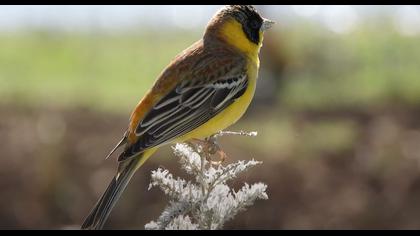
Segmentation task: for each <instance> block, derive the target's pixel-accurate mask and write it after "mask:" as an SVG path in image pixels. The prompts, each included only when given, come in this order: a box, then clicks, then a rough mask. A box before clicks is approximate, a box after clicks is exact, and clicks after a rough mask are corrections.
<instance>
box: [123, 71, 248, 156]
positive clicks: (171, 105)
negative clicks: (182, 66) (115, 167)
mask: <svg viewBox="0 0 420 236" xmlns="http://www.w3.org/2000/svg"><path fill="white" fill-rule="evenodd" d="M220 77H222V79H217V80H214V81H210V83H202V84H192V83H188V82H187V83H185V82H184V83H180V85H178V86H177V87H176V88H175V89H173V90H172V91H171V92H170V93H169V94H167V95H166V96H165V97H163V98H162V99H161V100H160V101H159V102H158V103H157V104H156V105H155V106H154V107H153V108H152V109H151V111H150V112H149V113H148V114H147V115H146V116H145V117H144V119H143V120H142V121H141V122H140V123H139V125H138V126H137V129H136V135H138V136H139V139H138V141H137V142H136V143H134V144H133V145H131V146H130V147H128V148H127V149H126V150H125V151H124V152H123V153H122V154H121V156H120V158H119V161H122V160H125V159H128V158H130V157H132V156H134V155H135V154H137V153H140V152H143V151H144V150H146V149H148V148H152V147H155V146H158V145H161V144H164V143H167V142H169V141H171V140H172V139H174V138H176V137H179V136H181V135H183V134H186V133H188V132H190V131H192V130H194V129H195V128H197V127H199V126H200V125H202V124H204V123H205V122H207V121H208V120H210V119H211V118H212V117H214V116H216V115H217V114H218V113H220V112H221V111H223V110H224V109H225V108H226V107H227V106H229V105H230V104H232V103H233V102H234V101H235V100H236V99H237V98H238V97H240V96H241V95H242V94H243V93H244V92H245V90H246V88H247V85H248V79H247V76H246V73H245V72H244V71H241V73H238V74H236V75H231V76H230V77H225V76H220Z"/></svg>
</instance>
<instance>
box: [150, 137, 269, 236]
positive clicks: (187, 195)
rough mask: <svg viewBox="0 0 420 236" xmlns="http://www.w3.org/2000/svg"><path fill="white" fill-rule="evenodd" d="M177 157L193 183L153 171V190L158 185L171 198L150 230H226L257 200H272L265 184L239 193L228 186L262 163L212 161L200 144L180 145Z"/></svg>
mask: <svg viewBox="0 0 420 236" xmlns="http://www.w3.org/2000/svg"><path fill="white" fill-rule="evenodd" d="M222 135H246V136H256V132H251V133H246V132H242V131H241V132H229V131H226V132H219V133H218V134H216V135H214V136H213V139H214V138H216V137H219V136H222ZM173 151H174V154H175V155H176V156H177V157H178V158H179V163H180V164H181V166H182V169H183V170H185V171H186V173H188V174H189V175H190V176H192V177H193V180H189V181H187V180H185V179H181V178H179V177H177V178H175V177H174V176H173V175H172V174H171V173H170V172H169V171H168V170H166V169H162V168H158V169H157V170H154V171H152V176H151V177H152V180H151V183H150V186H149V189H151V188H152V187H155V186H158V187H159V188H160V189H161V190H162V191H163V192H164V193H165V194H166V195H167V196H168V197H169V198H170V201H169V204H168V205H167V206H166V208H165V209H164V211H163V212H162V214H161V215H160V216H159V218H158V219H157V220H156V221H151V222H150V223H148V224H146V225H145V228H146V229H160V230H163V229H166V230H175V229H222V228H223V226H224V224H225V223H226V222H227V221H228V220H231V219H233V218H234V217H235V216H236V215H237V214H238V213H239V212H240V211H244V210H245V209H246V208H247V207H249V206H251V205H253V203H254V201H255V200H257V199H268V196H267V193H266V192H265V191H266V189H267V186H266V185H265V184H263V183H256V184H253V185H251V186H250V185H248V184H247V183H245V184H244V186H243V187H242V188H241V189H240V190H239V191H235V190H234V189H232V188H230V187H229V186H228V185H227V181H229V180H232V179H234V178H235V177H237V176H238V175H239V174H240V173H242V172H244V171H246V170H248V169H249V168H251V167H253V166H256V165H258V164H261V162H259V161H255V160H251V161H237V162H235V163H232V164H228V165H226V166H223V165H222V164H217V165H214V164H212V162H211V161H209V160H208V156H209V153H206V151H205V149H204V148H203V147H202V146H200V145H197V144H192V143H189V144H186V143H183V144H176V145H175V147H173Z"/></svg>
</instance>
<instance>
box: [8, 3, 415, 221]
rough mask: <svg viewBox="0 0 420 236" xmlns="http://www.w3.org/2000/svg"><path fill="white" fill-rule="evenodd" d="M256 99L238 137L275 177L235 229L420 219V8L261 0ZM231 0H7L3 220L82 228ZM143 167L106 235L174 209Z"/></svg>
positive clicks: (258, 175) (256, 173)
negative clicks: (124, 142)
mask: <svg viewBox="0 0 420 236" xmlns="http://www.w3.org/2000/svg"><path fill="white" fill-rule="evenodd" d="M256 7H257V8H258V10H259V11H260V12H261V13H262V14H263V15H264V16H265V17H267V18H271V19H273V20H275V21H277V22H278V24H277V25H276V27H275V28H274V30H272V31H270V32H268V33H267V34H266V37H265V43H264V47H263V49H262V51H261V64H262V68H261V71H260V80H259V84H258V90H257V94H256V97H255V99H254V101H253V103H252V105H251V107H250V109H249V110H248V112H247V113H246V115H245V116H244V117H243V119H242V120H240V122H238V123H237V124H236V125H234V126H233V127H232V128H231V130H247V131H258V132H259V135H258V137H257V138H247V137H223V138H222V139H221V140H220V142H221V146H222V147H223V148H224V150H225V151H226V153H227V154H228V155H229V158H230V159H231V160H230V161H233V160H239V159H245V160H248V159H251V158H255V159H257V160H261V161H263V162H264V164H263V165H261V166H258V167H255V168H254V169H253V170H251V171H249V172H248V173H247V174H245V175H243V176H241V178H240V179H238V181H236V182H235V183H232V184H233V185H234V186H237V187H239V186H240V185H242V184H243V182H249V183H253V182H257V181H262V182H265V183H266V184H268V194H269V198H270V199H269V200H266V201H259V202H257V203H256V204H255V205H254V206H252V207H251V208H250V209H249V210H248V211H246V212H243V213H241V214H240V215H238V216H237V217H236V218H235V219H234V220H232V221H230V222H229V224H227V225H226V228H227V229H390V228H392V229H416V228H420V78H419V74H420V43H419V42H420V8H419V7H416V6H256ZM218 8H220V6H216V5H215V6H2V7H0V150H1V154H0V189H1V191H0V228H1V229H67V228H76V227H78V226H79V225H80V224H81V222H82V221H83V219H84V217H85V216H86V215H87V213H88V212H89V210H90V209H91V207H92V206H93V204H94V203H95V202H96V201H97V199H98V197H99V196H100V194H101V193H102V192H103V191H104V189H105V188H106V186H107V184H108V182H109V180H110V179H111V177H112V176H113V174H114V171H115V167H116V160H115V159H111V160H106V161H105V160H104V157H105V156H106V154H107V153H108V151H109V150H110V149H111V148H112V147H113V146H114V144H115V143H116V142H117V141H118V140H119V138H120V137H121V135H122V134H123V132H124V130H125V128H126V127H127V124H128V118H129V115H130V113H131V110H132V109H133V108H134V106H135V105H136V104H137V102H138V101H139V100H140V98H141V97H142V96H143V95H144V93H145V92H146V90H147V89H148V88H149V87H150V86H151V85H152V83H153V81H154V80H155V78H156V76H157V75H158V74H159V73H160V71H161V70H162V69H163V68H164V67H165V66H166V65H167V64H168V62H169V61H170V60H171V59H172V58H173V57H174V56H175V55H176V54H177V53H179V52H181V51H182V50H183V49H184V48H186V47H188V46H189V45H191V44H192V43H193V42H195V41H196V40H198V39H199V38H200V37H201V36H202V33H203V29H204V27H205V25H206V23H207V21H208V20H209V19H210V17H211V16H212V15H213V14H214V12H215V11H216V10H217V9H218ZM160 166H163V167H165V168H168V169H170V170H171V171H172V172H174V173H180V171H179V165H178V164H177V160H176V158H174V156H173V154H172V153H171V151H170V148H169V147H165V148H163V149H162V150H160V151H159V152H158V153H156V155H155V156H154V157H153V158H151V159H150V161H149V162H147V163H146V164H145V166H144V167H143V168H142V171H139V172H138V173H137V174H136V176H135V177H134V179H133V180H132V182H131V184H130V185H129V187H128V188H127V190H126V192H125V194H124V195H123V197H122V198H121V200H120V201H119V203H118V204H117V206H116V208H115V209H114V211H113V212H112V214H111V217H110V218H109V221H108V223H107V225H106V227H105V228H108V229H122V228H125V229H143V228H144V224H145V223H148V222H149V221H151V220H154V219H156V218H157V217H158V216H159V214H160V212H161V210H162V209H163V208H164V206H165V205H166V202H167V200H168V199H167V198H166V197H165V196H164V194H163V193H162V192H160V190H158V189H151V190H150V191H148V190H147V188H148V184H149V180H150V172H151V171H152V170H153V169H156V168H158V167H160Z"/></svg>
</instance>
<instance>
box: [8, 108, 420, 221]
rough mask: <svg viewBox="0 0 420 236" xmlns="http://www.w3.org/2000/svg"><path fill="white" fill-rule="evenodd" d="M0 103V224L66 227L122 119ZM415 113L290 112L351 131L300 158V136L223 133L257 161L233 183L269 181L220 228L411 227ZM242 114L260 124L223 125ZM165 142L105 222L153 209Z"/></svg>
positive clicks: (94, 181) (227, 142) (100, 178)
mask: <svg viewBox="0 0 420 236" xmlns="http://www.w3.org/2000/svg"><path fill="white" fill-rule="evenodd" d="M0 109H1V114H2V116H1V119H0V137H1V142H0V148H1V150H2V154H1V155H2V158H1V159H0V161H1V165H0V172H1V177H2V181H0V184H1V186H0V187H1V189H2V193H1V194H2V199H3V200H2V201H1V203H0V209H1V211H0V228H2V229H17V228H24V229H30V228H35V229H46V228H66V227H76V226H77V225H79V224H80V223H81V222H82V220H83V218H84V217H85V216H86V214H87V213H88V211H89V210H90V208H91V207H92V206H93V204H94V203H95V201H96V200H97V198H98V197H99V195H100V194H101V193H102V191H103V190H104V189H105V187H106V185H107V184H108V181H109V180H110V178H111V176H112V175H113V173H114V168H115V160H107V161H105V160H104V159H103V157H105V155H106V153H107V151H108V150H109V149H110V148H111V147H112V146H113V144H114V143H115V142H116V141H117V140H118V137H119V136H120V135H121V133H122V131H123V130H124V128H125V126H126V122H127V117H126V116H112V115H110V114H101V113H97V112H92V111H90V110H87V109H78V110H63V109H58V108H41V109H29V108H23V107H22V108H16V107H1V108H0ZM268 113H269V111H266V112H265V114H268ZM260 114H261V113H260ZM418 114H420V110H413V111H411V112H410V113H408V112H407V109H405V110H402V111H398V110H392V111H391V110H389V111H387V110H384V111H375V113H374V114H370V113H366V114H353V116H351V114H343V113H341V114H340V113H338V114H335V115H332V114H321V113H320V114H310V115H308V114H300V113H299V114H298V113H296V114H292V116H293V117H294V118H295V119H296V120H299V121H298V122H295V123H296V124H295V125H294V126H295V128H296V130H301V129H308V127H310V126H311V125H312V124H314V123H316V122H318V121H319V120H320V119H322V117H324V116H326V115H328V117H330V118H329V119H347V120H350V121H352V122H353V127H354V129H355V133H356V134H357V136H356V137H355V140H354V143H352V145H351V146H349V147H346V148H344V149H341V150H332V151H331V150H328V148H320V149H319V150H317V151H314V150H311V153H310V154H308V153H306V154H305V155H306V157H305V158H303V157H302V156H301V155H303V154H304V153H305V150H307V149H308V146H310V145H311V144H310V143H308V142H301V143H302V146H299V145H297V146H296V145H290V146H289V147H287V148H279V150H277V151H270V152H266V151H262V150H258V149H254V148H253V147H252V145H244V144H243V141H245V140H244V139H248V138H242V137H239V138H224V139H223V140H221V143H222V146H223V147H224V148H225V150H226V152H227V153H228V154H229V156H230V158H231V159H232V160H235V159H250V158H252V157H254V158H256V159H258V160H262V161H263V162H264V164H263V165H261V166H259V167H255V168H254V169H253V170H251V171H250V172H248V173H247V174H245V175H243V176H241V178H240V179H238V181H237V182H235V183H234V185H235V186H236V187H239V186H240V185H242V182H243V181H247V182H249V183H252V182H257V181H262V182H265V183H267V184H268V186H269V187H268V195H269V200H266V201H258V202H257V203H256V204H255V205H254V206H253V207H251V208H250V209H249V210H248V211H246V212H244V213H241V214H240V215H239V216H238V217H237V218H235V219H234V220H233V221H231V222H229V224H228V225H227V226H226V228H227V229H280V228H281V229H302V228H303V229H309V228H311V229H326V228H328V229H334V228H362V229H375V228H381V229H384V228H385V229H387V228H388V229H390V228H401V229H412V228H418V227H420V222H419V221H418V220H416V219H417V218H418V216H419V212H420V209H419V204H417V203H418V199H420V188H419V187H420V174H419V171H418V169H419V161H418V160H419V159H416V158H413V155H414V156H418V155H419V154H418V153H411V152H412V151H413V150H417V144H418V141H419V140H420V131H419V128H420V122H419V120H418V119H417V118H416V117H418ZM334 116H335V118H331V117H334ZM271 117H272V116H271ZM252 119H259V120H261V121H262V122H264V120H265V119H266V118H264V114H261V115H260V116H256V115H252V116H250V115H248V116H246V119H245V120H244V121H242V122H240V123H239V124H237V125H235V127H234V128H232V129H236V130H237V129H240V128H243V127H244V126H245V123H244V122H247V121H248V120H252ZM17 124H19V125H17ZM384 127H387V129H388V130H387V131H386V133H384V130H383V128H384ZM279 132H281V130H279ZM265 136H267V134H264V131H260V134H259V137H257V138H255V139H254V140H246V143H249V142H259V141H260V140H261V139H264V138H265ZM301 138H302V139H308V138H310V139H314V140H316V139H322V134H316V133H311V132H303V133H301V134H300V136H299V137H297V139H301ZM238 139H239V140H238ZM325 142H327V143H328V140H325ZM303 145H305V146H303ZM169 150H170V149H169V148H164V150H162V151H159V152H158V153H157V155H155V156H154V157H153V158H151V161H149V162H147V163H146V164H145V166H144V167H143V168H142V170H141V171H139V172H138V174H137V175H136V176H135V177H134V179H133V181H132V182H131V184H130V185H129V187H128V189H127V191H126V192H125V194H124V195H123V197H122V199H121V201H120V202H119V203H118V205H117V206H116V208H115V210H114V211H113V212H112V214H111V217H110V219H109V222H108V224H107V225H106V228H137V229H142V228H143V225H144V224H145V223H148V222H149V221H150V220H154V219H156V218H157V217H158V216H159V213H160V212H161V210H162V209H163V207H164V206H165V204H166V201H167V199H166V197H165V196H164V194H163V193H161V192H160V191H159V190H158V189H152V190H150V191H147V187H148V183H149V176H150V171H151V170H153V169H156V168H157V167H159V166H164V167H167V168H169V169H170V170H171V171H172V172H174V173H179V171H178V165H177V162H176V159H175V158H174V157H173V155H172V154H171V153H170V152H169ZM308 150H310V149H308ZM269 153H271V155H268V154H269ZM320 156H322V158H320ZM400 158H403V161H401V159H400ZM384 160H386V161H384Z"/></svg>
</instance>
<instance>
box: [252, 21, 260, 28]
mask: <svg viewBox="0 0 420 236" xmlns="http://www.w3.org/2000/svg"><path fill="white" fill-rule="evenodd" d="M250 26H251V28H252V29H258V27H259V24H258V21H256V20H253V21H251V23H250Z"/></svg>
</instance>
